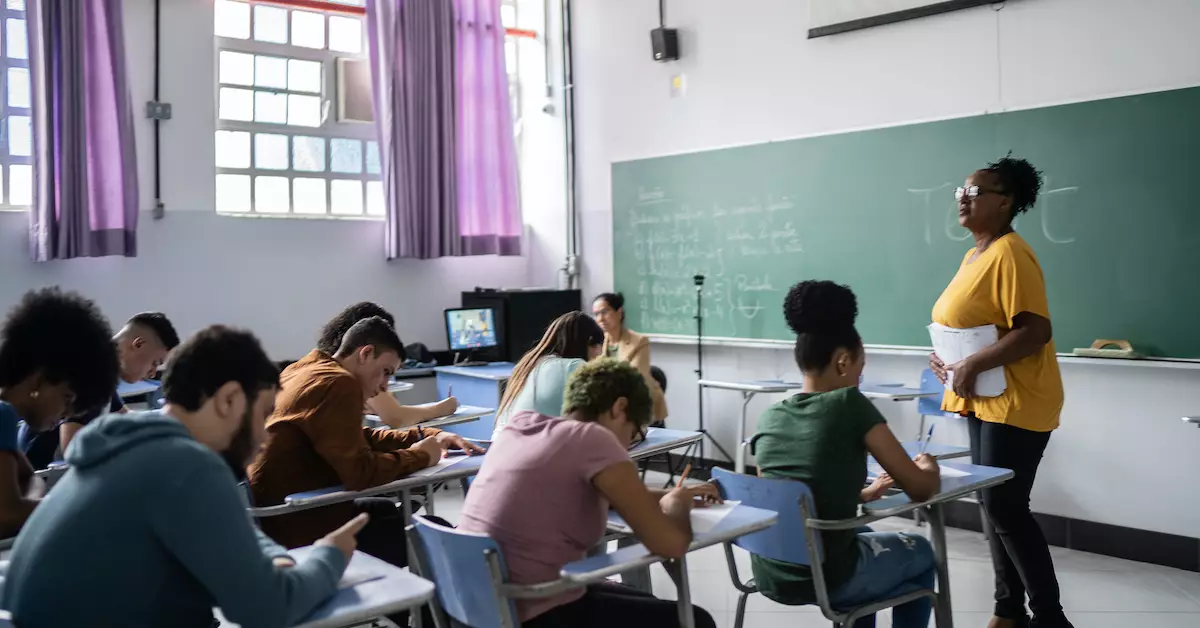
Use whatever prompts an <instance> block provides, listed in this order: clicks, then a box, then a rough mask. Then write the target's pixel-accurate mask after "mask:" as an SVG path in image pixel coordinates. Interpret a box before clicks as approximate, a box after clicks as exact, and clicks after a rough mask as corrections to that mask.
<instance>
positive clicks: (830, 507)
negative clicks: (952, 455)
mask: <svg viewBox="0 0 1200 628" xmlns="http://www.w3.org/2000/svg"><path fill="white" fill-rule="evenodd" d="M783 311H784V317H785V318H786V319H787V323H788V326H789V327H791V328H792V331H793V332H795V333H796V348H795V356H796V364H797V365H798V366H799V367H800V371H801V372H802V373H803V374H804V390H803V392H801V393H800V394H798V395H795V396H793V397H791V398H790V399H787V400H785V401H782V402H780V403H777V404H775V405H774V406H772V407H770V408H769V409H767V411H766V412H765V413H764V414H763V416H762V418H760V419H759V421H758V433H757V434H755V435H754V448H755V449H754V458H755V461H756V462H757V464H758V471H759V474H760V475H762V476H763V477H771V478H783V479H792V480H799V481H802V482H804V483H806V484H807V485H808V486H809V488H811V489H812V493H813V501H814V502H815V504H814V505H815V507H816V511H817V512H816V516H817V517H819V518H821V519H851V518H854V517H856V516H857V515H858V505H859V504H860V503H862V502H866V501H872V500H875V499H878V498H879V497H881V496H882V494H883V492H884V491H885V490H887V488H889V487H890V486H891V485H892V483H893V481H894V482H895V483H896V484H898V485H899V486H900V487H901V488H903V489H904V491H905V492H906V493H908V494H909V496H911V497H912V498H913V499H914V500H925V499H929V498H930V497H932V496H933V495H934V494H935V493H936V492H937V490H938V487H939V486H940V484H941V478H940V476H939V472H938V466H937V462H935V461H934V460H933V458H932V457H930V456H928V455H926V454H921V455H919V456H917V458H916V460H915V461H913V460H910V459H909V458H908V454H906V453H905V451H904V448H903V447H902V446H901V445H900V442H899V441H897V440H896V437H895V436H894V435H893V434H892V431H891V430H890V429H888V426H887V423H886V422H885V420H884V418H883V415H882V414H880V413H879V410H878V409H877V408H876V407H875V406H874V405H873V404H872V403H871V402H870V401H869V400H868V399H867V398H866V397H865V396H863V394H862V393H861V392H859V390H858V382H859V378H860V376H861V375H862V371H863V366H864V365H865V363H866V355H865V353H864V351H863V344H862V338H861V337H859V335H858V331H857V330H856V329H855V328H854V319H855V318H856V317H857V316H858V303H857V300H856V299H855V297H854V293H853V292H851V291H850V289H849V288H847V287H846V286H841V285H838V284H835V283H833V282H831V281H805V282H802V283H799V284H797V285H795V286H793V287H792V289H791V290H790V291H789V292H788V295H787V298H786V299H785V301H784V305H783ZM868 453H870V454H871V455H872V456H874V457H875V459H876V460H877V461H879V464H880V465H882V466H883V468H884V470H885V471H886V472H887V473H886V474H883V475H881V476H880V478H879V479H877V480H876V481H875V482H874V483H872V484H871V485H870V486H867V487H866V488H864V487H863V486H864V484H865V481H866V477H867V454H868ZM821 540H822V542H823V543H824V550H825V551H824V557H825V562H824V565H823V568H824V574H825V582H826V585H827V587H828V589H829V592H830V602H831V603H832V604H833V606H834V608H839V607H846V606H857V605H862V604H866V603H869V602H873V601H876V600H880V599H884V598H888V597H894V596H897V595H901V594H903V593H906V592H909V591H914V590H917V589H922V588H933V583H934V579H935V576H936V566H935V563H934V556H933V548H932V546H931V545H930V544H929V541H928V540H926V539H925V538H924V537H922V536H919V535H915V534H909V533H907V532H872V531H870V530H868V529H863V530H857V531H856V530H826V531H822V532H821ZM795 542H796V543H803V542H804V539H802V538H797V539H795ZM751 567H752V568H753V571H754V580H755V582H756V583H757V584H758V588H759V590H760V591H762V592H763V594H765V595H766V596H767V597H769V598H771V599H773V600H776V601H778V602H782V603H785V604H792V605H796V604H812V603H815V602H816V594H815V592H814V590H813V581H812V573H811V571H810V569H809V568H808V567H806V566H803V565H796V564H792V563H787V562H782V561H776V560H771V559H768V558H762V557H759V556H752V557H751ZM931 610H932V605H931V603H930V601H929V599H928V598H921V599H918V600H914V601H912V602H908V603H906V604H902V605H900V606H897V607H896V608H895V609H894V610H893V611H892V626H894V627H895V628H927V627H928V626H929V614H930V611H931ZM860 621H863V623H864V624H869V625H871V626H873V625H874V618H873V617H871V618H867V619H864V620H860Z"/></svg>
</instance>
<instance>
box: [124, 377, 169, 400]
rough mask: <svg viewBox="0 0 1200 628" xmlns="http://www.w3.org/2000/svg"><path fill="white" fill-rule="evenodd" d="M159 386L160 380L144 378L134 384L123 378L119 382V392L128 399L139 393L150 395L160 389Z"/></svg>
mask: <svg viewBox="0 0 1200 628" xmlns="http://www.w3.org/2000/svg"><path fill="white" fill-rule="evenodd" d="M159 386H161V384H160V383H159V382H156V381H154V380H150V379H143V380H142V381H140V382H134V383H132V384H130V383H129V382H127V381H124V380H121V381H120V382H118V383H117V394H118V395H120V396H121V398H122V399H128V398H130V397H137V396H138V395H148V394H150V393H152V392H154V391H156V390H158V388H159Z"/></svg>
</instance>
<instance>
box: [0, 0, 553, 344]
mask: <svg viewBox="0 0 1200 628" xmlns="http://www.w3.org/2000/svg"><path fill="white" fill-rule="evenodd" d="M212 7H213V3H212V1H211V0H162V24H163V33H162V46H163V47H162V58H163V67H162V86H161V96H162V99H163V100H164V101H166V102H170V103H171V104H172V105H173V108H174V117H173V119H172V120H170V121H168V122H165V123H163V127H162V195H163V201H164V203H165V204H166V211H167V213H166V217H165V218H164V219H162V220H154V219H152V217H151V216H150V214H149V213H148V211H147V212H146V213H143V214H142V219H141V224H140V227H139V255H138V257H137V258H133V259H121V258H106V259H99V260H70V261H63V262H51V263H47V264H34V263H32V262H30V261H29V257H28V253H27V251H28V238H27V231H28V218H27V216H26V214H25V213H23V212H19V213H11V212H0V308H3V309H7V306H8V304H11V303H12V302H14V301H16V300H17V299H18V298H19V297H20V295H21V294H22V293H23V292H24V291H26V290H28V289H30V288H34V287H40V286H43V285H46V284H55V283H57V284H61V285H63V286H64V287H68V288H73V289H77V290H80V291H82V292H84V293H85V294H87V295H89V296H91V297H93V298H95V299H96V300H97V301H98V303H99V304H100V305H101V307H102V308H103V309H104V311H105V312H106V313H107V314H108V315H109V317H110V318H111V319H112V320H113V321H114V323H119V321H123V320H124V319H125V318H126V317H128V316H129V315H130V314H133V313H135V312H137V311H140V310H145V309H159V310H163V311H165V312H166V313H167V314H169V315H170V316H171V318H172V319H173V320H174V321H175V323H176V326H177V327H179V328H180V331H181V332H188V331H193V330H195V329H197V328H199V327H201V326H204V325H207V324H210V323H214V322H223V323H230V324H236V325H242V326H246V327H249V328H251V329H253V330H254V331H255V332H256V333H257V334H258V335H259V337H260V338H261V339H262V341H263V343H264V344H265V346H266V348H267V350H268V352H270V353H271V354H272V355H274V356H277V357H280V358H285V357H298V356H300V355H303V353H304V352H306V351H307V350H308V349H309V348H311V346H312V342H313V339H314V338H315V336H316V334H317V331H318V330H319V328H320V326H321V325H322V324H323V323H324V322H325V321H326V320H328V318H329V317H330V316H331V315H332V314H334V313H336V312H337V311H338V310H340V309H341V308H342V307H344V306H345V305H348V304H349V303H352V302H355V301H359V300H363V299H370V300H375V301H378V302H379V303H380V304H382V305H383V306H385V307H387V308H388V309H390V310H391V311H392V312H393V313H395V314H396V316H397V319H398V320H397V327H398V331H399V332H400V335H401V337H402V338H403V339H404V340H405V341H406V342H414V341H423V342H426V343H428V344H429V345H430V346H431V347H432V348H435V349H438V348H445V345H446V341H445V332H444V329H443V325H442V322H441V310H442V309H443V308H447V307H454V306H457V305H458V304H459V302H460V301H459V293H460V292H461V291H462V290H470V289H472V288H474V287H475V286H487V287H522V286H526V285H542V286H545V285H556V282H557V275H556V271H555V269H556V268H557V267H558V266H561V265H562V256H563V255H565V251H564V244H563V242H564V241H565V235H564V230H565V222H564V219H563V218H561V217H560V216H559V215H560V214H562V212H563V204H564V201H563V192H562V185H563V184H562V179H561V174H560V173H561V168H562V166H561V164H562V161H563V157H562V144H561V131H557V133H558V135H557V136H556V135H555V133H556V130H557V129H559V128H560V127H561V120H560V119H559V118H557V117H554V116H548V115H545V114H542V113H541V107H542V105H543V104H544V103H542V102H541V101H539V100H536V99H530V100H529V106H530V107H531V108H533V110H532V111H531V112H528V115H526V121H527V126H526V131H527V134H526V137H527V141H526V142H525V145H524V146H523V150H522V158H523V163H522V170H523V171H526V170H531V169H537V170H538V171H539V172H540V175H539V179H536V181H537V182H538V183H539V185H538V187H536V188H532V187H530V186H524V188H523V198H522V201H523V204H524V211H525V220H526V222H527V223H528V224H536V225H537V227H534V228H530V229H529V230H528V231H527V239H526V252H527V254H526V255H525V256H523V257H519V258H497V257H476V258H460V259H443V260H434V261H413V260H404V261H395V262H390V263H389V262H386V261H385V260H384V251H383V227H384V225H383V223H382V222H379V221H369V220H312V219H280V218H258V219H256V218H237V217H227V216H218V215H216V213H215V211H214V203H215V192H214V183H213V181H214V167H213V153H214V145H213V132H214V131H215V128H216V120H215V97H214V91H215V90H214V84H213V76H214V57H215V53H214V40H213V35H212V27H211V25H212V23H213V15H212V10H213V9H212ZM153 11H154V3H153V0H125V30H126V37H125V39H126V51H127V55H128V58H129V66H130V80H131V83H132V85H131V90H132V92H133V103H134V110H135V128H136V133H137V149H138V174H139V183H140V188H141V194H140V197H141V207H142V209H143V210H149V209H150V208H151V207H152V206H153V201H154V194H153V139H152V138H153V124H152V123H151V122H150V121H148V120H146V119H144V118H143V117H142V111H143V106H144V103H145V102H146V101H148V100H151V99H152V94H153V80H154V74H153V67H154V66H153V46H154V14H153ZM538 13H540V11H537V12H534V11H530V12H527V16H528V17H527V18H526V19H530V20H534V19H535V18H536V19H537V20H538V21H539V23H540V16H539V15H538ZM530 25H531V26H532V27H535V28H536V27H538V26H537V24H536V23H531V24H530ZM535 45H536V44H535ZM527 57H528V60H527V62H528V63H529V64H541V63H542V62H541V60H540V58H539V57H540V55H539V54H531V55H527ZM540 67H541V66H540V65H532V66H531V67H527V68H523V71H530V72H535V73H536V76H538V77H539V78H540V77H541V75H542V73H541V70H540ZM555 142H557V144H556V143H555ZM556 173H559V174H558V179H557V180H556V179H555V178H554V175H555V174H556ZM556 186H557V187H556Z"/></svg>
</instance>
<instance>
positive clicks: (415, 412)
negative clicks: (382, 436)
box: [317, 301, 458, 429]
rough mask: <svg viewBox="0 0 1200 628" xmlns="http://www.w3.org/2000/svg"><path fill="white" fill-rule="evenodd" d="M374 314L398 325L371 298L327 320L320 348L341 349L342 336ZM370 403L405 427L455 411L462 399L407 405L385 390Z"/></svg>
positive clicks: (327, 350) (394, 424)
mask: <svg viewBox="0 0 1200 628" xmlns="http://www.w3.org/2000/svg"><path fill="white" fill-rule="evenodd" d="M372 316H378V317H380V318H382V319H384V320H385V321H387V323H388V324H389V325H391V326H392V328H393V329H394V328H395V327H396V319H395V317H393V316H392V314H391V313H390V312H388V311H387V310H385V309H383V308H382V307H380V306H379V305H377V304H375V303H371V302H370V301H362V302H359V303H355V304H354V305H351V306H349V307H347V308H346V309H344V310H342V311H341V312H340V313H338V315H337V316H335V317H333V318H332V319H330V321H329V322H328V323H326V324H325V327H324V328H322V329H321V337H320V338H319V339H317V350H318V351H321V352H322V353H324V354H325V355H330V356H331V355H333V354H334V353H337V350H338V348H339V347H341V346H342V337H343V336H345V335H346V331H347V330H349V329H350V327H351V326H352V325H354V324H355V323H357V322H358V321H361V320H363V319H366V318H370V317H372ZM405 353H406V352H405V351H404V348H403V347H401V350H400V360H401V362H403V361H404V360H405V358H406V356H405ZM366 407H367V410H369V411H370V412H371V413H372V414H375V415H377V416H378V417H379V420H380V421H382V422H383V424H384V425H387V426H388V427H394V428H396V429H403V428H406V427H411V426H413V425H416V424H417V423H421V422H423V421H430V420H433V419H436V418H439V417H444V416H446V415H449V414H453V413H454V411H455V410H457V409H458V400H457V399H455V398H454V397H450V398H447V399H443V400H441V401H439V402H437V403H432V404H428V405H420V406H406V405H403V404H401V403H400V402H399V401H398V400H397V399H396V397H395V396H393V395H392V394H391V393H389V392H387V391H384V392H382V393H380V394H377V395H375V396H373V397H370V398H369V399H367V404H366Z"/></svg>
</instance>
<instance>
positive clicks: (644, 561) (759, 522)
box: [560, 504, 779, 584]
mask: <svg viewBox="0 0 1200 628" xmlns="http://www.w3.org/2000/svg"><path fill="white" fill-rule="evenodd" d="M778 519H779V513H777V512H775V511H772V510H763V509H761V508H754V507H751V506H743V505H741V504H738V505H737V506H734V507H733V509H732V510H730V512H729V514H728V515H726V516H725V517H724V518H723V519H721V521H720V522H719V523H717V525H716V526H715V527H714V528H713V529H712V530H709V531H708V532H702V533H699V534H696V535H695V536H694V537H693V538H692V544H691V545H690V546H689V547H688V551H689V552H694V551H696V550H699V549H704V548H706V547H710V546H713V545H717V544H719V543H724V542H726V541H732V540H733V539H736V538H738V537H742V536H745V535H747V534H751V533H754V532H758V531H760V530H765V529H767V528H769V527H771V526H773V525H775V522H776V521H777V520H778ZM664 560H666V559H665V558H663V557H661V556H656V555H654V554H651V553H650V551H649V550H647V549H646V546H644V545H642V544H640V543H639V544H637V545H630V546H629V547H622V548H620V549H618V550H617V551H615V552H610V553H607V554H601V555H599V556H593V557H591V558H585V559H584V560H579V561H575V562H573V563H569V564H567V565H564V566H563V568H562V571H561V572H560V575H561V576H562V577H563V578H566V579H568V580H572V581H574V582H576V583H579V584H586V583H590V582H598V581H600V580H603V579H604V578H608V577H610V576H614V575H616V574H619V573H621V572H624V571H629V570H630V569H633V568H636V567H643V566H646V565H652V564H654V563H660V562H663V561H664Z"/></svg>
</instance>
